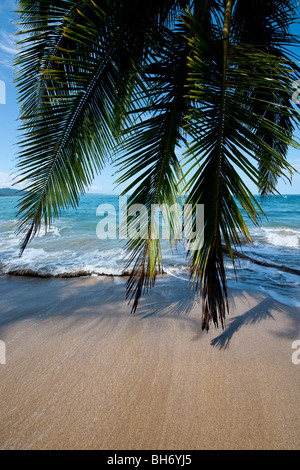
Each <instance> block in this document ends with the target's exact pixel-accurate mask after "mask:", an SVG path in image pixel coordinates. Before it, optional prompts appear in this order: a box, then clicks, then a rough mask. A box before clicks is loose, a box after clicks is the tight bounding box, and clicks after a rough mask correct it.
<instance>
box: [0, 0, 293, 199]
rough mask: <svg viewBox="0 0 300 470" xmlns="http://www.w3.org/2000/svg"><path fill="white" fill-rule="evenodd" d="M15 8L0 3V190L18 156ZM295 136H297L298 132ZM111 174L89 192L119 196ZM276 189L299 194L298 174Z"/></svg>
mask: <svg viewBox="0 0 300 470" xmlns="http://www.w3.org/2000/svg"><path fill="white" fill-rule="evenodd" d="M16 8H17V1H15V0H0V142H1V145H0V188H4V187H5V188H6V187H11V186H12V184H13V178H14V175H16V163H17V153H18V146H17V142H18V131H17V129H18V125H19V123H18V117H19V105H18V102H17V93H16V89H15V84H14V70H13V60H14V55H15V53H16V46H15V35H14V33H15V32H16V31H17V26H15V25H14V24H13V23H14V22H15V21H16V20H17V13H14V10H16ZM294 33H295V34H300V26H297V27H296V28H295V30H294ZM299 55H300V51H299ZM299 60H300V59H299ZM299 80H300V77H299ZM4 88H5V100H4ZM4 101H5V104H4ZM296 135H297V136H298V137H300V132H298V133H297V134H296ZM288 161H289V163H290V164H291V165H292V166H293V167H294V168H295V169H296V170H297V171H299V172H300V151H299V150H295V149H290V151H289V153H288ZM113 173H114V168H112V167H111V166H108V167H106V168H105V169H104V170H103V171H102V174H101V175H99V176H97V177H96V178H95V180H94V183H93V185H92V187H91V188H90V192H93V193H101V194H119V193H120V191H121V190H122V189H123V188H122V187H116V185H115V184H114V181H115V178H114V177H113ZM243 179H244V181H245V182H246V183H247V184H248V185H249V187H250V189H251V191H252V192H253V193H254V194H256V193H257V189H256V187H255V186H254V184H253V183H252V182H250V181H249V180H247V178H243ZM277 189H278V190H279V192H280V193H281V194H300V174H295V175H294V176H293V182H292V185H290V184H289V183H287V182H286V181H283V180H280V182H279V184H278V186H277Z"/></svg>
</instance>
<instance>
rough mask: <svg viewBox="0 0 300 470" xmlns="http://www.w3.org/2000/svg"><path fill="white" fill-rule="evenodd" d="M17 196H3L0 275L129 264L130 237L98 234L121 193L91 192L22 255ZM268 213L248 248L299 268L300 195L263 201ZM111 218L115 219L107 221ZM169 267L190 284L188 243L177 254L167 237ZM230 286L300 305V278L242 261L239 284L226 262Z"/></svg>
mask: <svg viewBox="0 0 300 470" xmlns="http://www.w3.org/2000/svg"><path fill="white" fill-rule="evenodd" d="M16 203H17V198H15V197H0V274H1V275H4V274H6V273H8V272H10V271H16V270H24V269H25V270H28V269H30V270H32V271H34V272H36V273H38V274H53V275H57V274H65V273H71V274H72V273H75V272H77V271H84V272H86V273H89V274H92V275H105V274H112V275H121V274H122V273H123V271H124V268H125V266H126V264H127V262H126V259H127V258H126V252H125V249H124V247H125V243H126V241H125V240H119V239H108V240H100V239H99V238H98V237H97V234H96V227H97V224H98V223H99V222H100V220H101V217H99V216H97V214H96V211H97V207H98V206H99V205H100V204H112V205H113V206H114V207H115V208H116V212H117V214H118V197H117V196H105V195H95V194H87V195H86V196H84V197H83V198H82V200H81V203H80V206H79V208H78V209H77V210H73V209H70V210H68V211H65V212H63V214H62V217H61V218H60V219H58V220H56V221H54V222H53V224H52V226H51V228H50V231H49V232H48V233H45V230H44V229H42V230H41V231H40V233H39V234H38V236H37V237H36V238H35V240H33V242H32V243H31V244H30V245H29V246H28V248H27V249H26V251H25V253H24V254H23V256H22V257H21V258H20V257H19V245H20V240H19V239H18V238H17V237H16V236H15V229H16V218H15V214H16V208H15V206H16ZM262 207H263V210H264V211H265V213H266V216H267V217H264V218H262V220H261V225H260V227H259V228H258V227H254V226H253V225H251V224H249V226H250V233H251V235H252V238H253V242H254V243H253V245H251V246H249V245H246V246H243V252H244V253H245V254H248V255H249V256H252V257H253V258H256V259H258V260H261V261H267V262H271V263H276V264H279V265H283V266H288V267H291V268H296V269H300V266H299V265H300V195H295V196H284V197H275V196H272V197H270V198H268V199H267V201H266V202H264V203H263V204H262ZM107 220H110V219H107ZM163 258H164V270H165V271H166V272H167V273H168V274H170V275H171V276H176V277H178V278H180V279H182V281H183V282H186V279H187V261H186V258H185V253H184V250H183V247H182V246H180V245H179V247H178V249H177V250H175V251H174V252H173V253H172V251H171V249H170V247H169V245H168V242H167V241H166V240H164V241H163ZM226 268H227V277H228V282H229V286H234V287H240V288H245V287H248V288H249V287H253V288H255V289H257V288H259V289H261V290H264V291H267V292H268V293H270V294H271V295H272V296H273V297H274V298H276V299H278V300H280V301H282V302H285V303H288V304H290V305H293V306H300V289H299V285H300V277H299V276H296V275H292V274H288V273H285V272H281V271H278V270H276V269H273V268H265V267H261V266H257V265H255V264H253V263H251V262H250V261H245V260H242V261H241V262H240V263H239V264H238V268H237V272H238V279H239V281H238V283H237V282H236V280H235V276H234V272H233V268H232V265H231V263H230V261H229V260H226Z"/></svg>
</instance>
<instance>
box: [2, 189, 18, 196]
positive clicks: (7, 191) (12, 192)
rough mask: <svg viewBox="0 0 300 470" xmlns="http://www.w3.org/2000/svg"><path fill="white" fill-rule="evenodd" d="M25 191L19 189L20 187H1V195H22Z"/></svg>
mask: <svg viewBox="0 0 300 470" xmlns="http://www.w3.org/2000/svg"><path fill="white" fill-rule="evenodd" d="M23 193H24V191H22V190H19V189H11V188H0V197H1V196H20V195H21V194H23Z"/></svg>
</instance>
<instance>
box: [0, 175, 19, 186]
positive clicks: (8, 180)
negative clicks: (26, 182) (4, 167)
mask: <svg viewBox="0 0 300 470" xmlns="http://www.w3.org/2000/svg"><path fill="white" fill-rule="evenodd" d="M14 177H15V175H14V174H12V173H4V172H1V171H0V188H13V189H21V188H22V186H23V185H20V184H16V185H15V186H14V183H15V180H14Z"/></svg>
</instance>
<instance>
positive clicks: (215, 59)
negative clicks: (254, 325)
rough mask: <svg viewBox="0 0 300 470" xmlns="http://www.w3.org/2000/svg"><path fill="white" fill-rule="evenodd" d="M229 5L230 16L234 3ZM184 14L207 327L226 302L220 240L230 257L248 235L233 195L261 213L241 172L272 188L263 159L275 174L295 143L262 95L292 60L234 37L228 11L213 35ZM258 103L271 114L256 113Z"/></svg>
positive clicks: (284, 83) (195, 274)
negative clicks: (189, 34)
mask: <svg viewBox="0 0 300 470" xmlns="http://www.w3.org/2000/svg"><path fill="white" fill-rule="evenodd" d="M230 3H231V5H230ZM226 5H227V8H228V10H227V11H228V17H229V16H230V6H232V5H233V2H226ZM183 21H184V22H185V24H186V27H187V28H189V29H190V31H191V32H193V34H192V38H191V39H190V44H191V46H192V48H193V54H192V55H191V57H190V60H189V68H190V72H189V79H188V80H189V90H188V96H189V98H190V99H191V101H192V104H193V107H192V108H191V110H190V112H189V122H188V124H187V126H186V130H187V132H188V133H189V135H191V136H192V138H193V142H192V143H191V144H190V147H189V149H188V151H187V154H186V156H187V159H188V161H190V160H192V161H194V165H193V166H192V167H191V168H189V170H188V171H187V173H186V177H187V176H188V175H190V176H189V181H188V183H187V186H186V188H185V189H188V190H189V198H188V202H190V203H191V204H193V205H196V204H204V207H205V227H204V243H203V247H202V248H201V249H198V245H197V243H198V241H196V242H195V246H194V248H192V249H191V251H190V256H191V276H192V279H193V281H194V282H195V284H196V286H197V287H198V288H199V290H200V293H201V296H202V300H203V324H202V326H203V328H205V329H208V328H209V324H210V322H211V321H213V322H214V323H215V325H218V323H219V322H220V323H221V324H222V326H223V324H224V319H225V312H226V310H227V309H228V305H227V301H226V299H227V286H226V276H225V268H224V260H223V253H222V242H223V241H224V243H225V246H226V249H227V251H228V253H229V255H230V256H231V259H232V261H233V262H234V257H233V253H232V246H234V247H235V246H238V245H239V244H240V243H241V240H242V239H243V238H245V239H246V240H248V241H251V237H250V234H249V232H248V229H247V226H246V223H245V220H244V216H242V214H241V211H240V210H239V208H238V205H237V202H238V203H240V205H241V206H242V208H243V209H244V211H245V213H246V214H247V216H248V217H249V218H250V219H251V220H252V222H253V223H255V224H257V223H258V222H259V217H260V214H262V213H263V212H262V209H261V208H260V206H259V205H258V203H257V201H256V199H255V197H254V195H253V194H252V193H251V191H250V190H249V189H248V188H247V187H246V185H245V183H244V182H243V176H242V174H245V175H246V176H248V177H249V178H250V179H251V180H252V181H253V182H255V184H257V185H258V186H259V187H261V188H266V189H267V191H270V192H274V191H275V181H274V180H273V179H272V178H270V177H269V175H268V174H264V172H263V171H262V166H263V168H264V169H265V171H266V172H271V173H272V175H277V176H278V177H279V176H283V175H285V174H286V173H288V172H289V171H290V170H291V167H290V165H289V164H288V163H287V161H286V154H285V151H284V150H285V145H293V146H295V147H297V148H299V144H298V143H297V142H296V141H295V140H294V139H293V138H292V133H287V132H286V128H285V127H283V126H282V125H280V122H274V120H271V119H270V118H269V117H270V115H271V116H274V115H277V114H278V101H276V100H274V99H273V100H271V101H265V100H264V98H265V97H266V95H267V94H268V93H269V90H270V88H271V89H272V93H273V94H275V95H276V96H277V97H284V98H285V100H286V97H287V93H288V92H289V89H290V86H291V85H290V83H291V82H289V80H290V75H289V70H290V63H288V62H287V61H286V60H284V59H282V58H281V57H278V56H276V55H274V56H273V55H271V54H269V53H267V52H262V51H261V49H260V48H259V47H256V46H252V45H249V44H247V45H242V44H235V43H234V39H235V38H234V36H233V37H232V38H230V37H229V38H228V36H227V31H229V30H230V28H229V24H227V25H226V21H227V19H226V14H225V19H224V29H223V34H222V31H220V28H219V27H218V25H216V28H215V31H214V36H213V37H212V36H210V37H208V35H207V34H206V33H205V31H203V28H202V27H201V25H199V24H198V23H197V22H196V21H195V19H194V18H193V17H192V16H191V15H189V14H187V15H186V16H185V18H184V19H183ZM228 21H229V20H228ZM226 44H227V46H226ZM270 69H271V70H272V76H271V77H270V74H268V72H269V71H270ZM290 96H291V95H290ZM263 97H264V98H263ZM259 106H261V107H263V108H264V109H267V110H268V113H266V112H265V113H262V112H261V113H257V112H256V111H257V109H258V107H259ZM280 115H281V116H285V117H286V119H287V120H288V125H289V126H291V129H293V122H295V121H296V120H297V119H298V122H299V118H298V117H297V116H296V113H295V112H294V110H293V109H292V107H291V105H290V106H281V107H280ZM274 141H276V142H278V144H277V145H274ZM255 161H257V162H258V167H257V166H256V165H255ZM195 164H197V166H195ZM237 170H239V171H237Z"/></svg>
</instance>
